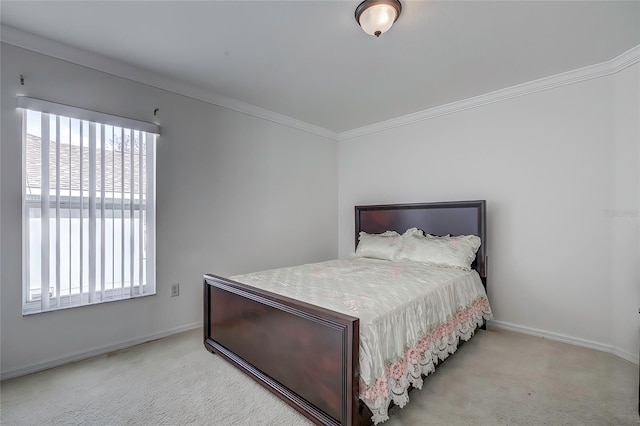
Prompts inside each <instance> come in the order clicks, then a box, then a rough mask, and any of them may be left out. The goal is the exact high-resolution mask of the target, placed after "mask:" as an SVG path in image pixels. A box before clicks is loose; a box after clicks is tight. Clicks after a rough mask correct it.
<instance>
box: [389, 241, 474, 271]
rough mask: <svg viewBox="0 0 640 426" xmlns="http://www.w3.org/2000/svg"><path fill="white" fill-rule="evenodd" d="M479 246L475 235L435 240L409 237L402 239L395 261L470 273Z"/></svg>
mask: <svg viewBox="0 0 640 426" xmlns="http://www.w3.org/2000/svg"><path fill="white" fill-rule="evenodd" d="M480 244H481V241H480V237H478V236H476V235H461V236H457V237H450V236H449V237H437V238H434V237H433V236H432V237H428V236H424V237H423V236H419V235H411V236H408V237H406V238H405V239H404V242H403V245H402V248H401V250H400V253H398V255H397V257H396V260H401V261H412V262H420V263H427V264H431V265H436V266H445V267H449V268H456V269H462V270H464V271H470V270H471V264H472V263H473V260H474V259H475V258H476V253H477V251H478V248H480Z"/></svg>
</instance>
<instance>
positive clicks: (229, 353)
mask: <svg viewBox="0 0 640 426" xmlns="http://www.w3.org/2000/svg"><path fill="white" fill-rule="evenodd" d="M485 215H486V214H485V201H484V200H479V201H459V202H441V203H423V204H389V205H375V206H356V207H355V237H356V245H357V243H358V235H359V233H360V231H365V232H368V233H381V232H384V231H387V230H395V231H397V232H399V233H403V232H404V231H406V230H407V229H409V228H411V227H416V228H419V229H422V230H424V231H425V233H430V234H434V235H444V234H452V235H463V234H464V235H468V234H474V235H478V236H480V238H481V239H482V245H481V246H480V249H479V250H478V254H477V255H476V260H475V262H474V267H475V268H476V270H477V271H478V272H479V274H480V277H481V278H482V282H483V284H484V286H485V288H486V278H487V240H486V232H485V228H486V221H485ZM203 287H204V346H205V348H206V349H207V350H208V351H210V352H211V353H217V354H218V355H220V356H221V357H223V358H224V359H226V360H227V361H229V362H230V363H232V364H233V365H235V366H236V367H237V368H239V369H240V370H242V371H243V372H245V373H246V374H248V375H249V376H250V377H251V378H253V379H254V380H256V381H257V382H258V383H259V384H261V385H262V386H264V387H265V388H267V389H268V390H269V391H271V392H272V393H274V394H275V395H277V396H278V397H280V398H281V399H282V400H284V401H285V402H287V403H288V404H290V405H291V406H293V407H294V408H295V409H297V410H298V411H299V412H300V413H302V414H303V415H305V416H306V417H307V418H309V419H310V420H311V421H312V422H314V423H316V424H319V425H353V426H357V425H369V424H371V416H372V413H371V411H370V410H369V409H368V408H367V407H366V406H365V405H364V403H362V402H361V401H360V400H359V399H358V394H359V389H358V386H359V374H358V364H359V362H358V360H359V336H360V331H359V320H358V318H355V317H352V316H349V315H344V314H341V313H339V312H334V311H330V310H327V309H323V308H320V307H318V306H313V305H310V304H308V303H304V302H301V301H298V300H294V299H291V298H288V297H284V296H280V295H277V294H274V293H271V292H268V291H264V290H261V289H257V288H255V287H251V286H249V285H245V284H242V283H238V282H235V281H232V280H229V279H227V278H223V277H219V276H216V275H212V274H206V275H205V276H204V286H203Z"/></svg>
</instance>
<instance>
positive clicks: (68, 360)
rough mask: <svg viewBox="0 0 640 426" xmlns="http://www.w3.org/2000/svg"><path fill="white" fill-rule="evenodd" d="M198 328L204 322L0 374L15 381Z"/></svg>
mask: <svg viewBox="0 0 640 426" xmlns="http://www.w3.org/2000/svg"><path fill="white" fill-rule="evenodd" d="M198 327H202V322H194V323H191V324H187V325H183V326H181V327H176V328H172V329H170V330H165V331H161V332H159V333H153V334H148V335H146V336H142V337H138V338H135V339H131V340H127V341H125V342H120V343H117V344H115V345H107V346H102V347H100V348H96V349H92V350H90V351H86V352H80V353H77V354H73V355H69V356H66V357H63V358H57V359H54V360H50V361H46V362H43V363H38V364H34V365H30V366H28V367H23V368H18V369H16V370H10V371H3V372H2V373H0V380H7V379H13V378H15V377H19V376H24V375H26V374H31V373H36V372H38V371H42V370H47V369H49V368H54V367H59V366H61V365H64V364H69V363H71V362H76V361H82V360H84V359H88V358H93V357H96V356H100V355H104V354H106V353H109V352H113V351H118V350H121V349H126V348H130V347H132V346H136V345H139V344H141V343H146V342H150V341H152V340H157V339H161V338H163V337H168V336H171V335H173V334H177V333H182V332H183V331H189V330H193V329H195V328H198Z"/></svg>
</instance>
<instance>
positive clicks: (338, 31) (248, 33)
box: [0, 0, 640, 133]
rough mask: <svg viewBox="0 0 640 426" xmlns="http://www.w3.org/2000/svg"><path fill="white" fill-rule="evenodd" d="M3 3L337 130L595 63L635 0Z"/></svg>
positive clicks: (629, 26)
mask: <svg viewBox="0 0 640 426" xmlns="http://www.w3.org/2000/svg"><path fill="white" fill-rule="evenodd" d="M401 2H402V7H403V10H402V14H401V16H400V18H399V19H398V21H397V22H396V24H395V25H394V27H393V28H392V29H391V30H390V31H389V32H388V33H386V34H383V35H382V36H381V37H380V38H375V37H372V36H368V35H366V34H365V33H364V32H363V31H362V30H361V29H360V28H359V27H358V25H357V24H356V22H355V20H354V11H355V8H356V6H357V5H358V3H359V1H358V0H355V1H346V0H340V1H306V0H298V1H194V2H192V1H104V2H103V1H82V2H79V1H6V0H2V1H1V3H0V23H1V24H2V25H3V26H9V27H13V28H15V29H19V30H21V31H24V32H27V33H31V34H34V35H37V36H41V37H44V38H48V39H51V40H54V41H57V42H60V43H64V44H67V45H70V46H74V47H78V48H81V49H83V50H87V51H90V52H95V53H97V54H100V55H104V56H106V57H109V58H112V59H115V60H117V61H120V62H123V63H125V64H129V65H132V66H135V67H138V68H141V69H145V70H149V71H152V72H153V73H156V74H159V75H162V76H164V77H168V78H171V79H173V80H178V81H181V82H184V83H187V84H190V85H195V86H197V87H201V88H202V89H203V90H206V91H208V92H211V93H215V94H218V95H221V96H224V97H228V98H232V99H236V100H239V101H242V102H245V103H248V104H250V105H255V106H258V107H261V108H265V109H267V110H269V111H273V112H276V113H279V114H283V115H285V116H288V117H291V118H294V119H297V120H301V121H304V122H306V123H310V124H313V125H316V126H320V127H322V128H324V129H328V130H330V131H332V132H336V133H340V132H343V131H347V130H352V129H356V128H359V127H363V126H367V125H370V124H373V123H378V122H381V121H384V120H389V119H393V118H396V117H400V116H403V115H406V114H409V113H413V112H417V111H422V110H426V109H429V108H432V107H436V106H440V105H444V104H447V103H450V102H454V101H458V100H462V99H466V98H470V97H473V96H477V95H481V94H485V93H489V92H492V91H495V90H498V89H502V88H505V87H510V86H513V85H516V84H520V83H525V82H528V81H532V80H536V79H539V78H543V77H547V76H551V75H554V74H558V73H561V72H565V71H570V70H574V69H577V68H581V67H584V66H588V65H593V64H596V63H600V62H604V61H608V60H611V59H613V58H615V57H616V56H618V55H620V54H622V53H624V52H626V51H628V50H629V49H631V48H633V47H635V46H637V45H639V44H640V1H407V0H401Z"/></svg>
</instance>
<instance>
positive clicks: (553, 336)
mask: <svg viewBox="0 0 640 426" xmlns="http://www.w3.org/2000/svg"><path fill="white" fill-rule="evenodd" d="M488 328H498V329H503V330H509V331H515V332H517V333H522V334H528V335H531V336H536V337H542V338H544V339H549V340H555V341H557V342H563V343H568V344H570V345H575V346H580V347H583V348H588V349H595V350H597V351H600V352H606V353H609V354H612V355H615V356H617V357H619V358H622V359H624V360H625V361H629V362H632V363H634V364H636V365H638V355H637V354H631V353H628V352H626V351H623V350H621V349H619V348H615V347H613V346H609V345H603V344H602V343H598V342H593V341H591V340H586V339H580V338H577V337H572V336H567V335H565V334H559V333H553V332H551V331H545V330H539V329H536V328H531V327H524V326H522V325H516V324H511V323H508V322H504V321H496V320H491V321H489V324H488Z"/></svg>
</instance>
